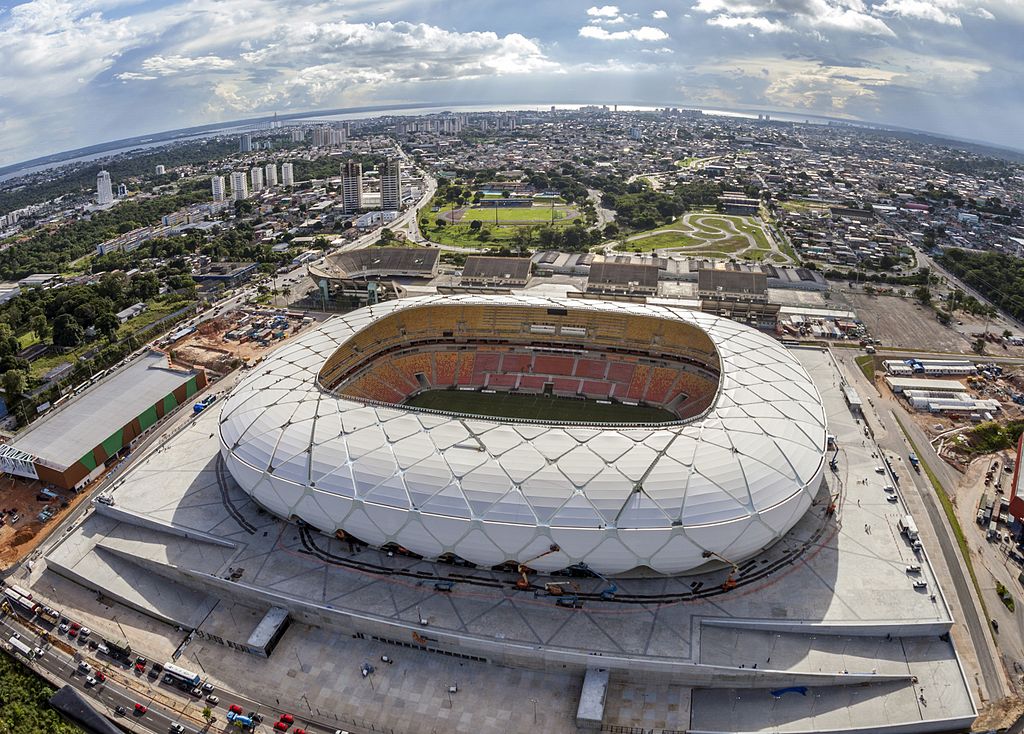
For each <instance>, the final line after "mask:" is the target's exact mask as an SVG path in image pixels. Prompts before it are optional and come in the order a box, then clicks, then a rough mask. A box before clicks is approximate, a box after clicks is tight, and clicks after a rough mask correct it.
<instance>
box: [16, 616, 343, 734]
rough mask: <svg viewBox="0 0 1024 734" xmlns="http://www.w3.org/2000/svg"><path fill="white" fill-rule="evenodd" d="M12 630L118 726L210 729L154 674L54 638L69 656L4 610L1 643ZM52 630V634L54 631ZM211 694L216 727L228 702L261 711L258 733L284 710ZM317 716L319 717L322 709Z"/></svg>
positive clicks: (195, 701) (197, 707)
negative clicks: (89, 681)
mask: <svg viewBox="0 0 1024 734" xmlns="http://www.w3.org/2000/svg"><path fill="white" fill-rule="evenodd" d="M47 626H49V625H47ZM14 632H18V633H19V634H21V636H22V639H23V640H25V641H26V643H27V642H28V641H30V640H31V641H32V644H33V645H36V644H38V645H39V646H40V647H42V648H43V649H44V652H43V656H42V657H41V658H38V659H37V660H36V661H35V662H36V664H38V665H39V666H40V667H41V668H43V669H44V670H45V671H46V672H48V673H50V675H51V677H53V678H56V679H57V680H60V681H64V682H66V683H69V684H71V685H73V686H74V687H75V688H76V689H77V690H78V692H79V693H81V694H83V695H85V696H86V697H87V698H90V699H92V700H93V701H94V702H96V703H98V704H99V705H100V708H101V709H102V710H103V711H104V712H105V713H106V715H107V716H109V717H110V718H114V719H120V720H121V724H122V725H124V726H125V727H128V728H129V730H130V731H140V732H141V731H152V732H167V731H169V729H170V726H171V724H172V723H174V722H178V723H180V724H181V725H182V726H184V727H185V731H186V732H190V733H192V732H206V731H208V730H209V728H210V727H208V726H207V725H206V723H205V722H204V721H203V719H202V711H203V708H204V707H205V706H206V705H208V704H207V703H206V702H205V701H204V700H203V699H199V698H194V697H192V696H189V695H187V694H185V693H184V692H182V691H181V690H179V689H177V688H175V687H173V686H169V685H167V684H164V683H162V682H160V679H159V678H158V679H156V680H154V679H152V678H149V677H148V676H147V675H142V674H136V673H135V672H134V670H133V669H132V668H130V667H129V668H125V667H123V666H121V665H120V664H118V663H117V662H115V661H114V660H112V659H111V658H108V657H106V656H99V655H96V653H95V652H94V651H92V650H89V648H88V646H86V645H78V644H77V643H75V642H72V641H71V640H69V639H65V638H63V637H61V638H59V639H61V640H62V642H64V643H65V644H69V645H71V646H72V647H77V648H78V650H77V651H76V654H75V656H72V655H70V654H68V653H67V652H65V651H64V650H63V649H61V648H59V647H57V646H55V645H52V644H49V643H46V642H43V641H42V640H40V639H39V638H38V637H37V636H36V633H35V632H34V631H33V630H32V628H31V627H29V625H28V624H27V622H26V620H25V619H23V618H22V617H20V616H17V615H15V616H12V615H9V614H4V615H3V617H2V619H0V636H2V638H3V640H4V641H6V640H8V639H9V638H10V636H11V634H13V633H14ZM51 634H52V635H53V636H56V633H51ZM135 652H136V653H138V652H140V651H138V650H136V651H135ZM141 652H142V653H143V654H144V653H145V651H141ZM15 654H16V655H17V653H15ZM81 659H85V660H86V661H87V662H89V664H90V665H92V666H93V668H94V669H97V670H101V671H103V672H104V673H105V674H106V675H107V680H106V681H105V682H104V683H102V684H100V685H97V686H91V687H90V686H87V685H86V682H85V680H86V677H87V676H86V675H82V674H81V673H78V672H77V665H78V662H79V660H81ZM216 694H217V695H218V696H219V697H220V699H221V700H220V702H219V703H217V704H216V705H211V706H210V707H211V709H213V712H214V716H215V717H216V719H217V722H216V726H217V727H220V726H221V722H223V721H224V716H225V715H226V712H227V707H228V706H229V705H230V704H237V705H239V706H240V707H241V708H243V709H244V710H245V712H246V713H249V712H253V711H255V712H260V713H262V714H263V715H264V717H265V719H266V720H265V722H264V724H263V726H262V727H257V729H256V731H257V732H260V731H267V730H269V728H270V726H272V724H273V722H274V721H277V719H278V718H280V715H281V714H282V713H285V712H286V711H285V709H283V708H277V707H271V706H268V705H266V703H264V702H260V701H256V700H255V699H254V698H251V697H249V696H244V695H241V694H238V693H234V692H228V691H220V690H218V691H216ZM136 703H141V704H142V705H144V706H146V708H147V709H148V711H147V712H146V714H144V715H142V716H136V715H135V714H134V713H133V712H134V709H135V704H136ZM117 706H124V707H125V709H127V710H128V715H127V716H125V717H119V716H118V715H117V714H115V713H114V709H115V707H117ZM300 711H301V707H300V706H298V705H296V706H295V707H294V709H292V710H290V711H288V713H291V714H292V715H293V716H294V717H295V725H294V726H295V727H301V728H304V729H306V730H307V731H308V732H310V734H314V733H315V734H333V732H335V731H337V727H336V726H335V724H332V723H330V722H329V721H328V722H320V723H318V722H316V721H311V720H309V719H307V718H306V717H304V716H302V714H301V713H300ZM321 714H322V715H323V712H321ZM325 718H326V717H325ZM339 725H340V724H339ZM345 727H346V728H347V729H348V730H352V731H355V730H354V729H353V728H352V726H351V725H349V724H345Z"/></svg>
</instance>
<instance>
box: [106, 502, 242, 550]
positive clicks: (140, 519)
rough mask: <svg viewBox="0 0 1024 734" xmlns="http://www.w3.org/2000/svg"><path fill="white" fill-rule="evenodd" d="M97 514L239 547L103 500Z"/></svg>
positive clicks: (221, 539) (171, 533)
mask: <svg viewBox="0 0 1024 734" xmlns="http://www.w3.org/2000/svg"><path fill="white" fill-rule="evenodd" d="M93 508H94V510H95V511H96V514H97V515H103V516H105V517H109V518H112V519H114V520H118V521H120V522H125V523H128V524H129V525H137V526H139V527H143V528H149V529H150V530H156V531H159V532H161V533H168V534H170V535H177V536H179V537H182V538H189V539H190V540H200V541H202V542H204V543H211V544H213V545H219V546H221V547H223V548H237V547H238V546H237V545H236V544H235V543H233V542H231V541H230V540H224V538H219V537H217V536H216V535H210V534H208V533H203V532H200V531H198V530H192V529H190V528H184V527H181V526H180V525H175V524H173V523H169V522H164V521H162V520H157V519H154V518H152V517H149V516H148V515H142V514H140V513H138V512H133V511H131V510H125V509H123V508H120V507H117V506H111V505H105V504H103V503H102V502H97V503H96V504H95V505H94V506H93Z"/></svg>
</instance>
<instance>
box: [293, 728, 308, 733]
mask: <svg viewBox="0 0 1024 734" xmlns="http://www.w3.org/2000/svg"><path fill="white" fill-rule="evenodd" d="M292 734H306V730H305V729H302V728H299V729H293V730H292Z"/></svg>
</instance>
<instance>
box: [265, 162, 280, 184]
mask: <svg viewBox="0 0 1024 734" xmlns="http://www.w3.org/2000/svg"><path fill="white" fill-rule="evenodd" d="M263 174H264V181H266V183H267V186H277V164H275V163H268V164H267V165H265V166H264V167H263Z"/></svg>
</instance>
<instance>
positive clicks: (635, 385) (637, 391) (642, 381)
mask: <svg viewBox="0 0 1024 734" xmlns="http://www.w3.org/2000/svg"><path fill="white" fill-rule="evenodd" d="M650 371H651V368H650V367H648V366H647V365H645V364H639V365H637V366H636V369H634V370H633V379H631V380H630V381H629V388H628V389H627V390H626V399H627V400H640V399H642V398H643V396H644V391H645V390H646V389H647V375H648V373H650Z"/></svg>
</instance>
